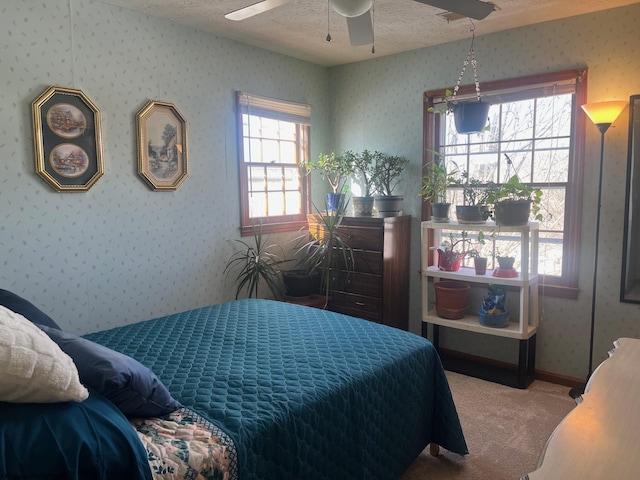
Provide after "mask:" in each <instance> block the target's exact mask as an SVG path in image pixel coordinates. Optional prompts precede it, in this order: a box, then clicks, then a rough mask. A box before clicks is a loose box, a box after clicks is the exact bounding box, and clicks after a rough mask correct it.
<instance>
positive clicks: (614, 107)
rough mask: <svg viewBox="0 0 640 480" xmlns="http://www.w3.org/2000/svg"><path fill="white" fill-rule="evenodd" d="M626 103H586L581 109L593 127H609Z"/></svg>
mask: <svg viewBox="0 0 640 480" xmlns="http://www.w3.org/2000/svg"><path fill="white" fill-rule="evenodd" d="M626 106H627V102H626V101H624V100H612V101H609V102H598V103H587V104H585V105H582V109H583V110H584V111H585V113H586V114H587V116H588V117H589V118H590V119H591V121H592V122H593V123H594V124H595V125H601V124H608V125H611V124H612V123H613V122H615V121H616V118H618V116H619V115H620V114H621V113H622V110H624V107H626Z"/></svg>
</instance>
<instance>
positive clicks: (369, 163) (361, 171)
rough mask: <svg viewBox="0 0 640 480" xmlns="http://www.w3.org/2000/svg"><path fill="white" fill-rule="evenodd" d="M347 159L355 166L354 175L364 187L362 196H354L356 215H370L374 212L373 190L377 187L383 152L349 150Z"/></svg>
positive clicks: (346, 155) (346, 154)
mask: <svg viewBox="0 0 640 480" xmlns="http://www.w3.org/2000/svg"><path fill="white" fill-rule="evenodd" d="M344 155H345V157H346V160H347V161H350V162H351V164H352V166H353V172H354V177H355V180H356V181H359V183H360V184H361V187H362V194H363V195H361V196H352V197H351V198H352V201H353V212H354V215H355V216H356V217H370V216H371V215H372V214H373V200H374V198H373V192H374V188H375V183H374V182H375V174H376V164H377V163H378V162H379V161H381V157H382V153H380V152H378V151H375V152H373V153H372V152H370V151H369V150H364V151H363V152H361V153H354V152H352V151H347V152H345V153H344Z"/></svg>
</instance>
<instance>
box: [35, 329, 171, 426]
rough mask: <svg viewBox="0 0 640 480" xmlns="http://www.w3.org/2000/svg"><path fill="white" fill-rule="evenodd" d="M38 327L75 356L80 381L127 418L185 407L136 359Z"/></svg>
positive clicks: (154, 415)
mask: <svg viewBox="0 0 640 480" xmlns="http://www.w3.org/2000/svg"><path fill="white" fill-rule="evenodd" d="M38 326H39V327H40V328H41V329H42V330H44V332H45V333H46V334H47V335H49V337H50V338H51V339H52V340H53V341H54V342H56V343H57V344H58V346H59V347H60V348H61V349H62V351H63V352H65V353H66V354H67V355H69V356H70V357H71V358H72V359H73V361H74V363H75V364H76V367H78V373H79V374H80V381H81V382H82V383H83V384H85V385H87V386H89V387H91V388H95V389H96V390H97V391H98V392H100V393H101V394H102V395H104V396H105V397H107V398H108V399H109V400H111V401H112V402H113V403H114V404H115V405H116V406H117V407H118V408H119V409H120V410H121V411H122V413H124V414H125V415H126V416H127V417H132V418H148V417H159V416H161V415H165V414H167V413H170V412H173V411H174V410H177V409H178V408H180V407H182V405H181V404H180V402H178V401H177V400H175V399H174V398H173V397H172V396H171V394H170V393H169V390H167V387H165V386H164V384H163V383H162V382H161V381H160V379H158V377H157V376H156V375H155V374H154V373H153V372H152V371H151V370H150V369H149V368H147V367H145V366H144V365H142V364H141V363H140V362H138V361H137V360H135V359H133V358H131V357H129V356H127V355H124V354H122V353H120V352H116V351H115V350H112V349H110V348H107V347H105V346H103V345H100V344H97V343H95V342H92V341H91V340H87V339H86V338H82V337H78V336H77V335H74V334H72V333H68V332H63V331H62V330H56V329H54V328H49V327H46V326H44V325H38Z"/></svg>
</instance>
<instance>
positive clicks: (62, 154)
mask: <svg viewBox="0 0 640 480" xmlns="http://www.w3.org/2000/svg"><path fill="white" fill-rule="evenodd" d="M31 113H32V125H33V141H34V152H35V171H36V174H37V175H39V176H40V177H41V178H42V179H43V180H44V181H45V182H47V183H48V184H49V185H50V186H51V187H52V188H53V189H54V190H56V191H58V192H64V191H70V192H84V191H87V190H89V189H90V188H91V187H92V186H93V185H94V184H95V183H96V182H97V181H98V179H99V178H100V177H102V175H104V164H103V160H102V121H101V114H100V110H99V109H98V107H97V106H96V105H95V104H94V103H93V102H92V101H91V100H90V99H89V97H87V96H86V95H85V94H84V93H83V92H82V91H81V90H76V89H73V88H64V87H58V86H51V87H48V88H47V89H46V90H45V91H44V92H42V94H40V95H39V96H38V98H36V99H35V100H34V101H33V102H32V104H31Z"/></svg>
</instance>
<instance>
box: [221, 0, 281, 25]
mask: <svg viewBox="0 0 640 480" xmlns="http://www.w3.org/2000/svg"><path fill="white" fill-rule="evenodd" d="M290 1H291V0H263V1H262V2H258V3H254V4H253V5H249V6H248V7H244V8H241V9H239V10H234V11H233V12H230V13H227V14H226V15H225V16H224V17H225V18H228V19H229V20H236V21H239V20H244V19H246V18H249V17H253V16H254V15H258V14H260V13H264V12H267V11H269V10H273V9H274V8H276V7H279V6H280V5H284V4H285V3H289V2H290Z"/></svg>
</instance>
